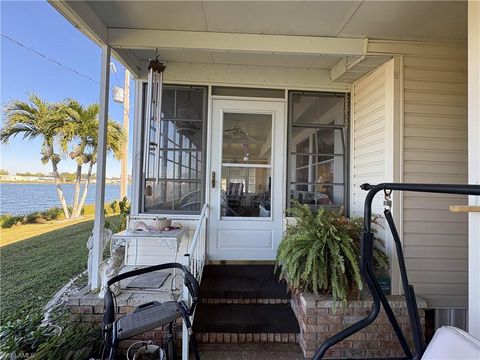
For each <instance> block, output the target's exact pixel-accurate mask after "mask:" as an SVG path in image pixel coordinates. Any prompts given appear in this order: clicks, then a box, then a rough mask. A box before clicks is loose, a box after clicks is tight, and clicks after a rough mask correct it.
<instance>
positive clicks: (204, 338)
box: [195, 332, 299, 344]
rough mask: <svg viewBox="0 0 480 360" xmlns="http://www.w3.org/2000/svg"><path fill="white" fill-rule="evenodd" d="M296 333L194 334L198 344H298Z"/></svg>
mask: <svg viewBox="0 0 480 360" xmlns="http://www.w3.org/2000/svg"><path fill="white" fill-rule="evenodd" d="M298 337H299V334H296V333H208V332H201V333H195V338H196V340H197V342H198V343H199V344H273V343H278V344H298V341H299V338H298Z"/></svg>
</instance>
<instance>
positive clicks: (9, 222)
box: [0, 214, 23, 229]
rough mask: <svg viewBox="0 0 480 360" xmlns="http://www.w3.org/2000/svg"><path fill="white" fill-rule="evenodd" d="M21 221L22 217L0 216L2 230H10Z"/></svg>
mask: <svg viewBox="0 0 480 360" xmlns="http://www.w3.org/2000/svg"><path fill="white" fill-rule="evenodd" d="M22 221H23V216H15V215H9V214H7V215H2V216H0V222H1V224H2V225H1V226H2V228H3V229H8V228H11V227H12V226H13V225H15V224H16V223H18V222H22Z"/></svg>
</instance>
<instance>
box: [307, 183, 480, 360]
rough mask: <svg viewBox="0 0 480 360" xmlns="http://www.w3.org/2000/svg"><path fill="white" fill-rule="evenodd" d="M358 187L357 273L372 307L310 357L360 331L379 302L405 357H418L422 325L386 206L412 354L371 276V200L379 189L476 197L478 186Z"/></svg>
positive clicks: (319, 355)
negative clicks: (360, 199) (361, 209)
mask: <svg viewBox="0 0 480 360" xmlns="http://www.w3.org/2000/svg"><path fill="white" fill-rule="evenodd" d="M361 188H362V190H366V191H368V194H367V196H366V198H365V205H364V219H363V221H364V223H363V233H362V237H361V243H360V272H361V274H362V277H363V280H364V281H365V283H366V284H367V286H368V289H369V290H370V293H371V294H372V298H373V306H372V309H371V310H370V312H369V314H368V315H367V316H366V317H365V318H364V319H362V320H360V321H358V322H356V323H355V324H353V325H351V326H349V327H348V328H346V329H344V330H342V331H341V332H339V333H337V334H335V335H333V336H332V337H330V338H329V339H327V340H326V341H325V342H324V343H323V344H322V345H321V346H320V348H318V349H317V351H316V352H315V355H314V356H313V358H312V360H320V359H322V358H323V356H324V355H325V353H326V352H327V350H328V349H329V348H330V347H332V346H333V345H335V344H337V343H338V342H340V341H342V340H344V339H346V338H347V337H349V336H350V335H353V334H354V333H356V332H358V331H360V330H361V329H363V328H364V327H366V326H368V325H370V324H371V323H372V322H373V321H374V320H375V319H376V317H377V316H378V313H379V312H380V303H382V305H383V308H384V310H385V313H386V314H387V317H388V320H389V321H390V324H391V325H392V327H393V330H394V331H395V334H396V335H397V338H398V340H399V342H400V345H401V346H402V349H403V351H404V353H405V356H406V358H407V359H409V360H410V359H412V360H419V359H420V358H421V357H422V355H423V353H424V351H425V341H424V338H423V333H422V327H421V324H420V317H419V315H418V308H417V303H416V300H415V292H414V290H413V286H412V285H410V284H409V283H408V277H407V271H406V267H405V260H404V257H403V251H402V246H401V242H400V237H399V235H398V232H397V229H396V227H395V223H394V221H393V217H392V214H391V212H390V210H389V209H385V212H384V214H385V218H386V220H387V223H388V225H389V228H390V231H391V232H392V235H393V240H394V241H395V247H396V250H397V255H398V263H399V266H400V275H401V277H402V285H403V290H404V294H405V300H406V303H407V309H408V315H409V321H410V326H411V329H412V334H413V342H414V347H415V352H414V353H412V351H411V350H410V347H409V346H408V343H407V340H406V339H405V336H404V334H403V332H402V329H401V328H400V326H399V324H398V322H397V319H396V317H395V314H394V313H393V311H392V308H391V307H390V304H389V302H388V299H387V298H386V296H385V295H384V293H383V292H382V289H381V287H380V284H379V283H378V280H377V278H376V276H375V273H374V270H373V239H374V238H373V233H372V201H373V198H374V197H375V195H376V194H377V193H378V192H380V191H385V192H387V191H392V190H393V191H414V192H427V193H437V194H459V195H476V196H480V185H460V184H459V185H442V184H400V183H383V184H378V185H370V184H363V185H361Z"/></svg>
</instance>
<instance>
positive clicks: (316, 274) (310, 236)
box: [276, 203, 388, 303]
mask: <svg viewBox="0 0 480 360" xmlns="http://www.w3.org/2000/svg"><path fill="white" fill-rule="evenodd" d="M287 213H288V214H290V215H293V216H294V217H295V218H296V219H297V224H296V225H294V226H289V227H288V228H287V230H286V232H285V234H284V236H283V239H282V242H281V243H280V245H279V247H278V250H277V261H276V263H277V267H278V268H279V269H280V276H281V277H282V278H284V279H286V280H287V282H288V283H289V285H290V287H291V288H292V290H294V291H304V290H309V291H312V292H313V293H315V294H319V293H321V294H331V295H332V296H333V297H334V298H335V299H339V300H341V301H342V302H344V303H345V302H346V301H347V299H349V298H351V297H353V296H354V295H356V294H358V293H359V291H360V290H361V289H362V285H363V283H362V278H361V275H360V267H359V256H360V236H361V231H362V219H361V218H356V219H348V218H346V217H345V216H344V215H343V214H342V213H341V212H340V211H329V210H326V209H324V208H320V209H319V210H318V211H317V212H313V211H312V210H311V209H310V207H309V206H308V205H306V204H303V205H301V204H298V203H297V204H296V206H295V207H293V208H291V209H289V210H287ZM377 245H378V239H377ZM374 257H375V266H377V267H380V268H386V267H388V258H387V256H386V255H385V253H384V252H383V251H381V250H380V249H379V248H378V247H376V248H375V251H374Z"/></svg>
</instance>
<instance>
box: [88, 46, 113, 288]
mask: <svg viewBox="0 0 480 360" xmlns="http://www.w3.org/2000/svg"><path fill="white" fill-rule="evenodd" d="M101 47H102V64H101V73H100V74H101V75H100V111H99V114H98V120H99V125H98V149H97V182H96V187H95V222H94V225H93V248H92V253H93V256H92V279H91V283H92V290H94V289H98V288H99V274H98V265H99V264H100V261H101V260H102V256H103V254H102V253H103V229H104V225H105V216H104V212H103V208H104V205H105V165H106V160H107V123H108V95H109V88H110V55H111V48H110V46H109V45H102V46H101Z"/></svg>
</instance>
